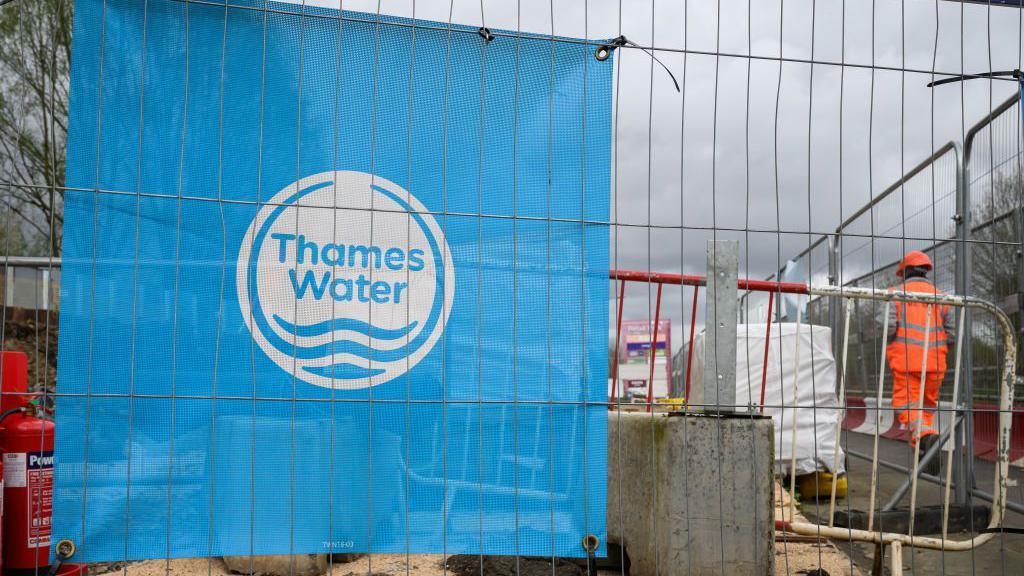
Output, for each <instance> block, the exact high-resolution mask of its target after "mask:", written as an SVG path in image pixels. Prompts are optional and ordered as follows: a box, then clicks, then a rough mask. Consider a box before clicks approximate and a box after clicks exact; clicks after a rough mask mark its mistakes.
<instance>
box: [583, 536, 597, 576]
mask: <svg viewBox="0 0 1024 576" xmlns="http://www.w3.org/2000/svg"><path fill="white" fill-rule="evenodd" d="M600 544H601V540H600V539H598V537H597V536H594V535H593V534H587V535H586V536H584V537H583V549H584V550H586V551H587V576H597V558H595V557H594V553H595V552H597V547H598V546H599V545H600Z"/></svg>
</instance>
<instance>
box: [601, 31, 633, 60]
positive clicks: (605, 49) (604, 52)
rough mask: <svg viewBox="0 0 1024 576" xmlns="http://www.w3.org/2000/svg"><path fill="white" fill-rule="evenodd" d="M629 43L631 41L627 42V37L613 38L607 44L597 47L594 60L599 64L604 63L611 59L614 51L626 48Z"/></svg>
mask: <svg viewBox="0 0 1024 576" xmlns="http://www.w3.org/2000/svg"><path fill="white" fill-rule="evenodd" d="M627 42H629V40H626V37H625V36H619V37H618V38H613V39H612V40H609V41H608V43H607V44H601V45H600V46H598V47H597V50H594V58H596V59H597V61H598V62H604V61H605V60H607V59H608V58H610V57H611V55H612V51H613V50H615V49H616V48H621V47H623V46H625V45H626V43H627Z"/></svg>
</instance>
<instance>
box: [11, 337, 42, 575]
mask: <svg viewBox="0 0 1024 576" xmlns="http://www.w3.org/2000/svg"><path fill="white" fill-rule="evenodd" d="M19 355H20V358H19V357H18V356H19ZM25 360H26V358H25V355H24V354H21V353H17V352H14V353H12V352H5V353H4V356H3V363H4V367H3V382H2V386H0V391H2V393H3V394H2V400H0V408H3V411H2V412H0V449H2V451H3V530H2V533H0V534H2V542H3V544H2V550H3V553H2V556H3V572H4V574H5V575H7V576H18V575H19V574H24V575H28V574H38V573H39V572H43V573H45V571H46V570H47V569H48V567H49V563H50V519H51V517H52V511H53V431H54V424H53V422H52V421H50V420H44V419H41V418H37V417H36V411H35V406H34V405H33V404H32V403H31V402H30V399H31V398H30V395H29V394H28V388H27V370H26V369H27V365H26V361H25ZM8 366H10V367H11V370H10V371H8Z"/></svg>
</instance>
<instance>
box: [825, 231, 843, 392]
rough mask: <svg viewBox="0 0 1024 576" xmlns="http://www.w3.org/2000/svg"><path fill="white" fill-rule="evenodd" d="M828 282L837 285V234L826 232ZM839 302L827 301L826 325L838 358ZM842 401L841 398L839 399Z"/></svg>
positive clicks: (833, 349)
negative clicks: (830, 333)
mask: <svg viewBox="0 0 1024 576" xmlns="http://www.w3.org/2000/svg"><path fill="white" fill-rule="evenodd" d="M826 238H827V239H828V240H827V242H828V283H829V285H830V286H839V285H841V284H840V282H839V254H838V251H839V236H838V235H832V234H828V235H826ZM838 304H839V302H838V301H835V300H833V301H831V302H829V303H828V326H829V330H831V332H832V357H833V358H839V357H840V354H841V350H840V346H841V344H840V341H839V340H840V337H839V316H840V315H839V306H838ZM840 401H842V399H840Z"/></svg>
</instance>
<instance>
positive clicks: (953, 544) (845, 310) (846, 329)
mask: <svg viewBox="0 0 1024 576" xmlns="http://www.w3.org/2000/svg"><path fill="white" fill-rule="evenodd" d="M610 278H611V279H612V280H615V281H617V282H618V285H619V313H620V316H621V306H622V302H623V297H622V295H623V294H624V293H625V285H626V283H627V282H646V283H652V284H656V285H657V290H658V293H659V295H660V293H661V287H662V285H666V284H669V285H682V286H692V287H693V288H694V291H693V296H692V297H693V301H694V310H696V307H697V306H696V299H697V297H698V292H697V290H698V289H699V288H700V287H702V286H705V285H706V278H705V277H702V276H694V275H681V274H664V273H648V272H637V271H625V270H612V271H611V273H610ZM738 288H739V289H740V290H741V291H743V292H745V293H751V292H767V293H768V294H769V299H768V302H769V306H771V305H772V303H773V302H774V301H775V300H776V296H777V295H781V294H794V295H800V296H805V297H807V298H815V299H817V301H818V302H821V301H822V300H826V301H830V302H831V304H830V306H835V307H836V309H837V310H841V311H842V318H841V321H840V322H841V323H840V326H841V332H840V333H839V334H835V335H834V336H835V338H836V339H837V342H838V343H839V350H840V354H839V355H838V356H837V358H838V359H840V360H839V364H838V365H839V373H838V390H837V396H838V399H839V403H840V405H839V407H838V410H839V411H840V412H841V413H842V414H843V415H845V414H846V413H847V411H848V410H849V407H850V405H851V404H850V397H849V392H850V390H849V389H848V387H847V382H848V381H849V378H850V374H851V372H850V362H849V357H850V354H849V352H850V348H851V345H852V343H853V342H852V339H851V327H852V324H853V322H854V320H853V311H854V309H855V308H856V306H857V305H858V304H859V305H865V304H872V303H879V304H881V306H882V308H883V314H882V316H883V318H884V320H885V321H884V322H883V326H882V329H881V331H880V332H879V337H878V338H877V339H876V341H875V344H874V346H875V350H876V351H877V353H878V354H879V355H880V356H884V355H885V350H886V346H887V344H888V334H889V333H890V330H889V326H888V318H889V310H890V308H891V307H892V306H893V305H894V304H893V303H895V302H904V303H917V304H922V305H926V306H927V307H928V308H927V310H928V314H927V315H928V318H929V319H930V318H931V316H932V314H931V310H932V308H933V307H938V306H948V307H951V308H953V309H955V310H956V317H957V339H956V345H955V346H954V347H953V350H954V351H955V354H956V358H955V361H954V362H953V366H952V368H953V370H952V373H953V375H954V380H953V392H952V395H951V397H952V398H959V397H961V396H960V395H959V390H960V387H961V378H960V374H961V370H960V368H961V362H962V360H963V358H964V356H965V354H964V346H963V342H964V334H965V328H966V322H965V321H964V319H965V318H966V315H967V311H968V310H975V311H980V312H984V313H985V314H987V315H988V316H989V317H990V318H991V319H992V321H993V323H994V324H995V325H996V326H997V327H998V328H999V335H1000V345H1001V346H1000V351H1001V354H1000V358H1001V359H1002V364H1001V367H1000V373H1001V377H1000V387H999V403H998V405H996V406H993V407H992V410H991V412H990V414H991V424H993V425H994V426H995V427H996V430H995V438H996V442H995V446H994V459H995V464H996V465H995V477H994V479H993V486H994V491H993V493H992V494H987V493H985V492H984V491H980V490H974V489H973V488H972V490H971V491H972V493H973V495H975V496H980V497H982V498H985V499H987V500H989V501H991V502H992V504H993V507H992V512H991V515H990V516H989V519H988V525H987V527H986V528H985V529H983V530H981V531H980V532H979V533H978V534H976V535H974V536H973V537H971V538H969V539H965V540H956V539H950V537H949V536H950V532H949V515H950V508H951V494H952V487H953V482H954V478H953V470H954V468H955V467H956V466H955V459H956V458H959V457H960V452H959V450H956V451H954V450H949V451H947V454H948V456H947V457H946V465H945V475H944V477H935V476H930V477H929V479H931V480H933V481H936V482H937V483H938V484H939V485H940V486H941V488H942V532H941V537H940V538H935V537H927V536H919V535H916V534H915V529H914V528H915V527H914V520H915V517H916V516H915V513H916V509H917V507H918V485H919V482H920V480H919V479H920V478H921V477H922V470H923V467H924V466H925V465H926V464H927V463H928V462H931V461H933V460H937V459H939V458H940V448H941V447H942V446H944V445H946V444H947V442H949V441H950V439H954V440H952V443H953V444H959V441H958V440H956V439H959V438H961V437H962V432H961V431H962V429H963V428H964V426H965V424H964V418H965V417H966V416H967V415H970V414H972V413H975V411H976V409H977V408H978V407H977V406H974V405H971V404H959V403H954V404H953V405H952V406H949V407H941V408H938V409H937V411H938V412H940V413H941V412H945V413H946V415H948V419H949V420H950V422H951V426H950V427H948V428H945V429H942V428H943V426H942V424H941V423H940V424H939V427H940V429H942V430H941V437H940V440H939V441H938V442H936V443H934V444H933V445H932V448H931V449H929V450H928V451H927V452H926V453H922V451H921V444H920V443H914V446H913V457H912V462H913V464H912V468H911V470H909V472H910V474H909V476H908V478H907V480H906V482H904V484H903V485H902V486H900V487H899V488H898V489H897V490H896V492H895V493H894V494H892V495H890V497H889V501H888V503H887V504H886V505H885V506H884V507H882V506H881V504H880V499H881V497H882V496H883V495H882V494H881V493H880V492H879V488H878V470H879V467H880V466H883V467H884V466H887V465H888V463H887V462H885V461H884V460H883V459H881V458H880V455H879V441H880V438H882V437H883V436H885V435H886V432H887V431H888V430H889V429H890V427H888V426H885V427H883V426H882V424H881V422H882V414H883V411H884V409H883V408H882V401H883V395H884V392H883V391H884V372H879V373H878V377H877V379H876V386H875V389H874V390H873V398H872V399H873V400H874V409H873V410H872V412H873V414H874V420H875V421H874V425H873V426H870V430H871V432H872V434H873V438H874V440H873V450H872V453H871V454H870V455H869V456H864V455H860V456H862V457H866V458H868V459H869V461H870V463H871V467H872V473H871V485H870V498H869V503H868V510H867V513H868V519H867V526H866V528H865V529H860V528H853V527H849V526H847V527H840V526H836V523H835V517H836V500H837V486H838V482H836V481H833V482H831V484H830V494H829V496H830V497H829V505H828V514H827V516H825V518H824V519H823V521H822V522H820V523H808V522H798V521H784V520H780V521H777V522H776V527H777V528H778V529H780V530H785V531H789V532H792V533H795V534H801V535H805V536H816V537H827V538H833V539H836V540H847V541H857V542H867V543H877V544H880V545H889V546H891V548H892V552H893V554H892V565H893V569H894V570H896V569H897V567H899V568H900V569H901V568H902V562H903V556H902V547H903V546H907V547H917V548H929V549H936V550H944V551H966V550H971V549H973V548H976V547H978V546H980V545H982V544H984V543H985V542H988V541H989V540H991V539H992V538H993V537H994V536H995V533H996V532H998V531H999V527H1000V526H1001V525H1002V522H1003V518H1004V514H1005V511H1006V508H1007V505H1008V498H1007V494H1008V489H1009V487H1010V486H1011V485H1013V484H1014V482H1013V481H1011V479H1010V477H1009V470H1010V459H1011V438H1012V437H1013V434H1015V433H1016V434H1019V430H1015V429H1014V427H1013V423H1014V420H1015V419H1016V418H1015V413H1014V410H1013V405H1012V400H1013V398H1014V388H1015V386H1014V385H1015V381H1016V376H1015V374H1016V369H1017V342H1016V338H1015V330H1014V327H1013V324H1012V322H1011V320H1010V318H1009V316H1008V315H1007V314H1006V313H1005V312H1004V311H1003V310H1002V309H1001V308H1000V307H999V306H996V305H995V304H993V303H991V302H988V301H985V300H982V299H980V298H975V297H963V296H956V295H948V294H937V295H933V294H920V293H910V292H904V291H900V290H894V289H875V288H861V287H851V286H842V287H840V286H829V285H813V284H810V285H808V284H803V283H796V282H774V281H754V280H742V279H741V280H740V281H739V282H738ZM660 305H661V304H660V298H659V299H658V304H657V306H658V308H656V309H655V314H656V315H659V314H660ZM770 314H771V313H770V312H769V318H771V316H770ZM794 321H795V322H796V323H797V325H798V326H799V323H800V317H799V316H798V317H797V318H795V319H794ZM772 324H773V322H772V321H771V320H769V321H768V322H767V323H766V324H765V330H766V338H765V348H764V354H765V362H764V369H765V373H764V374H763V375H762V379H761V389H760V403H759V404H758V405H756V406H753V407H749V406H741V405H736V406H732V407H730V409H732V410H737V411H741V412H742V411H743V410H744V409H745V408H751V409H755V410H760V411H761V412H762V413H763V412H764V411H765V408H766V406H765V403H764V397H765V383H766V380H767V378H766V376H767V369H768V362H767V357H768V354H769V343H770V338H768V337H767V335H768V334H770V331H771V329H772ZM931 329H933V328H932V327H928V326H926V327H925V328H924V331H925V334H926V335H927V334H928V333H929V330H931ZM617 337H618V334H617V333H616V338H617ZM694 337H695V336H694V334H693V332H692V329H691V334H690V342H693V341H694ZM929 341H930V339H929V338H927V337H926V339H925V342H926V344H925V349H924V352H923V358H925V359H927V357H928V348H927V346H928V344H927V342H929ZM797 347H798V349H797V351H796V352H795V354H796V361H795V362H794V366H798V365H799V344H797ZM688 354H690V358H689V359H688V361H687V374H686V382H687V386H686V392H685V393H686V398H685V399H684V403H685V401H686V400H688V399H689V397H690V386H689V382H690V366H691V365H692V364H693V361H692V347H691V348H690V350H689V351H688ZM968 354H969V352H968ZM651 365H652V367H653V358H652V359H651ZM791 369H796V368H794V367H791ZM923 373H924V365H922V367H921V378H920V379H919V380H917V382H916V383H912V384H914V385H916V386H919V390H918V393H917V397H918V398H919V401H918V404H917V408H916V409H917V410H919V411H920V410H922V409H923V408H924V397H925V395H924V374H923ZM613 378H615V376H614V374H613ZM793 381H794V383H795V382H796V381H797V380H796V378H794V380H793ZM615 389H616V388H615V383H613V387H612V390H613V391H614V390H615ZM794 394H795V392H794ZM611 400H612V404H611V405H610V408H611V409H613V410H614V409H616V408H620V409H621V405H620V404H618V403H617V398H616V397H615V394H614V393H613V395H612V399H611ZM652 406H654V402H653V397H652V395H651V393H650V388H648V396H647V401H646V409H647V411H651V409H652ZM670 406H677V404H676V403H670ZM861 406H863V403H861ZM695 408H697V409H710V408H717V407H712V406H708V405H703V406H696V407H695ZM769 408H776V409H782V410H785V409H787V408H792V409H794V415H795V414H796V410H798V409H800V408H807V409H810V410H813V411H814V412H815V413H817V411H819V410H835V409H836V408H831V407H826V408H822V407H820V406H806V407H805V406H798V405H793V406H789V407H787V406H769ZM889 411H890V412H891V414H892V415H893V416H894V415H895V412H897V411H899V408H894V407H891V406H890V408H889ZM986 412H987V410H986ZM890 418H891V416H890ZM940 420H941V418H940ZM843 422H844V416H841V417H839V418H837V419H836V425H837V429H836V430H835V434H836V437H839V435H840V432H841V430H840V429H839V426H841V425H842V423H843ZM792 429H793V436H792V440H791V441H792V442H793V446H792V448H791V452H792V455H793V456H792V457H793V458H794V462H795V458H796V452H797V450H796V434H795V431H796V427H795V426H792ZM783 441H785V440H783ZM838 447H839V442H838V441H837V442H836V443H835V449H836V450H838ZM832 456H833V461H835V454H833V455H832ZM790 470H791V471H795V466H792V467H791V468H790ZM790 482H791V483H790V486H789V491H790V506H791V512H792V509H793V508H792V507H793V506H794V505H795V504H794V503H795V501H796V474H795V473H791V474H790ZM959 488H960V489H965V488H964V487H962V486H961V487H959ZM908 490H909V493H910V505H909V511H908V512H907V513H908V517H909V519H910V520H909V528H908V529H907V531H906V532H905V533H900V532H899V531H892V530H883V529H882V528H881V527H880V526H879V523H878V522H876V520H875V512H876V510H891V509H893V508H894V506H895V505H896V504H897V503H898V502H899V501H900V500H901V499H902V498H903V497H904V496H905V494H906V492H907V491H908ZM1014 508H1015V509H1018V510H1020V509H1021V508H1020V507H1019V505H1015V506H1014Z"/></svg>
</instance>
